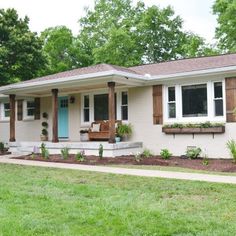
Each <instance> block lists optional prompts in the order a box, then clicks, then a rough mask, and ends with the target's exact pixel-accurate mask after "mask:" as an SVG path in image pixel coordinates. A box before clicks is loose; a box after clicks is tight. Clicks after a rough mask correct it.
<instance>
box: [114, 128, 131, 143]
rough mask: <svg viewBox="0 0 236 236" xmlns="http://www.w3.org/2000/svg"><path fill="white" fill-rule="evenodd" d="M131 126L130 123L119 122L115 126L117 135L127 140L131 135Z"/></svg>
mask: <svg viewBox="0 0 236 236" xmlns="http://www.w3.org/2000/svg"><path fill="white" fill-rule="evenodd" d="M132 132H133V131H132V126H131V124H119V125H118V128H117V136H118V137H121V138H122V140H123V141H127V140H128V138H129V137H130V136H131V135H132Z"/></svg>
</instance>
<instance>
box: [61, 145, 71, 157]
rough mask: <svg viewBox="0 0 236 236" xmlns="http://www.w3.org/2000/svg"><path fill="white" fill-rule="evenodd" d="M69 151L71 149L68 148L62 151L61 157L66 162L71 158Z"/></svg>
mask: <svg viewBox="0 0 236 236" xmlns="http://www.w3.org/2000/svg"><path fill="white" fill-rule="evenodd" d="M69 151H70V149H69V148H68V147H64V148H62V149H61V156H62V158H63V159H64V160H66V159H68V158H69Z"/></svg>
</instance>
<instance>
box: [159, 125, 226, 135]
mask: <svg viewBox="0 0 236 236" xmlns="http://www.w3.org/2000/svg"><path fill="white" fill-rule="evenodd" d="M162 132H163V133H166V134H222V133H224V132H225V126H219V127H208V128H198V127H196V128H192V127H191V128H190V127H189V128H188V127H183V128H172V127H163V128H162Z"/></svg>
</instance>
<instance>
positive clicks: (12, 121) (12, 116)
mask: <svg viewBox="0 0 236 236" xmlns="http://www.w3.org/2000/svg"><path fill="white" fill-rule="evenodd" d="M9 99H10V139H9V141H10V142H15V141H16V134H15V123H16V95H15V94H11V95H9Z"/></svg>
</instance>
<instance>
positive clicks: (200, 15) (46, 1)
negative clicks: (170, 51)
mask: <svg viewBox="0 0 236 236" xmlns="http://www.w3.org/2000/svg"><path fill="white" fill-rule="evenodd" d="M144 2H145V4H146V5H159V6H161V7H164V6H167V5H172V6H173V7H174V10H175V12H176V14H178V15H180V16H181V17H182V19H183V20H184V29H185V30H187V31H192V32H194V33H197V34H199V35H200V36H202V37H204V38H206V39H207V41H208V42H212V40H213V38H214V31H215V27H216V18H215V16H213V15H212V13H211V12H212V10H211V7H212V5H213V3H214V0H145V1H144ZM93 3H94V0H0V8H9V7H11V8H15V9H16V10H17V11H18V13H19V15H20V16H21V17H23V16H25V15H27V16H28V17H29V18H30V28H31V30H33V31H36V32H38V33H39V32H41V31H43V30H44V29H45V28H48V27H52V26H56V25H66V26H67V27H68V28H70V29H71V30H72V31H73V33H74V34H75V35H76V34H77V33H78V30H79V24H78V19H79V18H80V17H81V16H84V15H85V12H84V7H85V6H89V7H93Z"/></svg>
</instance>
